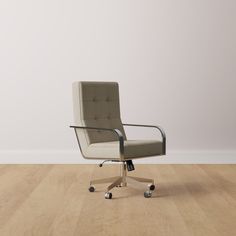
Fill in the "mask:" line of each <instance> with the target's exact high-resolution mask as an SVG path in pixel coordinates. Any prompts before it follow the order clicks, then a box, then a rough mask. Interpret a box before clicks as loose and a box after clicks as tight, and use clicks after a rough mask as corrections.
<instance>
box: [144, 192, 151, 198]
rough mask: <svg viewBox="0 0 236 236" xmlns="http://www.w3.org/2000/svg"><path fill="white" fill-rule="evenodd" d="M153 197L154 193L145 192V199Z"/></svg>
mask: <svg viewBox="0 0 236 236" xmlns="http://www.w3.org/2000/svg"><path fill="white" fill-rule="evenodd" d="M151 196H152V192H151V191H145V192H144V197H145V198H150V197H151Z"/></svg>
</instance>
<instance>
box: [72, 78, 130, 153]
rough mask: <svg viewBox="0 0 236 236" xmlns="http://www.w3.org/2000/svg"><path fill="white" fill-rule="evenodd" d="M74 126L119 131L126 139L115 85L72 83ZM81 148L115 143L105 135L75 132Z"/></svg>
mask: <svg viewBox="0 0 236 236" xmlns="http://www.w3.org/2000/svg"><path fill="white" fill-rule="evenodd" d="M73 108H74V121H75V125H81V126H90V127H99V128H112V129H115V128H116V129H119V130H120V131H121V132H122V133H123V135H124V138H125V139H126V136H125V131H124V128H123V125H122V122H121V118H120V104H119V86H118V83H116V82H88V81H81V82H74V83H73ZM77 133H78V137H79V141H80V145H81V148H82V149H83V148H86V147H87V146H88V145H89V144H91V143H98V142H109V141H117V140H118V138H117V136H116V135H115V134H114V133H112V132H108V131H94V130H81V129H77Z"/></svg>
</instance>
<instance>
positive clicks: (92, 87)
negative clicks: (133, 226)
mask: <svg viewBox="0 0 236 236" xmlns="http://www.w3.org/2000/svg"><path fill="white" fill-rule="evenodd" d="M72 87H73V110H74V121H75V125H73V126H70V127H71V128H73V129H74V131H75V135H76V138H77V141H78V145H79V147H80V151H81V154H82V155H83V157H84V158H85V159H91V160H95V159H96V160H104V161H103V162H102V163H101V164H100V165H99V166H100V167H101V166H102V165H103V163H104V162H106V161H112V162H120V164H121V171H120V175H119V176H115V177H110V178H104V179H96V180H91V181H90V187H89V191H90V192H94V191H95V187H94V185H96V184H103V183H111V184H110V185H109V186H108V187H107V189H106V192H105V198H106V199H111V198H112V193H111V189H113V188H114V187H117V186H121V187H123V186H127V184H128V185H130V186H133V187H143V185H144V184H147V187H148V188H147V190H146V191H145V192H144V197H146V198H149V197H151V196H152V192H153V191H154V189H155V185H154V180H153V179H146V178H139V177H133V176H127V171H132V170H134V165H133V162H132V160H133V159H139V158H145V157H150V156H159V155H165V154H166V136H165V133H164V131H163V130H162V128H160V127H159V126H154V125H138V124H123V123H122V122H121V117H120V105H119V87H118V83H116V82H87V81H86V82H85V81H82V82H74V83H73V86H72ZM124 126H135V127H148V128H155V129H157V130H158V131H160V134H161V136H162V140H161V141H159V140H128V139H127V138H126V134H125V130H124Z"/></svg>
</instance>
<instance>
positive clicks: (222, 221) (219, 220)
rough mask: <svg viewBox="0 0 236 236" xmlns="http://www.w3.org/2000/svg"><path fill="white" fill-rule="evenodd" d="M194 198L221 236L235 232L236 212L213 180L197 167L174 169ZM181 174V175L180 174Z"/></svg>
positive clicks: (178, 167)
mask: <svg viewBox="0 0 236 236" xmlns="http://www.w3.org/2000/svg"><path fill="white" fill-rule="evenodd" d="M174 168H175V170H176V172H177V175H178V174H179V176H180V178H181V181H183V182H184V184H185V186H186V187H187V189H188V190H189V192H190V194H191V195H192V197H193V198H194V199H195V200H196V201H197V203H198V205H199V206H200V207H201V209H202V210H203V211H204V213H205V215H206V216H207V218H208V221H207V222H210V224H213V225H214V228H215V229H216V231H217V232H218V234H219V235H230V234H231V233H232V232H234V230H235V225H234V224H235V222H236V211H235V207H234V205H231V204H229V202H228V201H227V200H226V199H225V197H224V195H223V194H222V192H223V190H222V189H221V188H219V187H217V186H216V185H215V184H214V183H213V182H212V180H211V179H210V178H209V177H208V176H207V175H206V173H204V171H202V170H201V169H200V168H199V167H198V166H197V165H188V166H186V165H184V166H175V167H174ZM180 173H181V174H180Z"/></svg>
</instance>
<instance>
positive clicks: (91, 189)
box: [88, 185, 95, 193]
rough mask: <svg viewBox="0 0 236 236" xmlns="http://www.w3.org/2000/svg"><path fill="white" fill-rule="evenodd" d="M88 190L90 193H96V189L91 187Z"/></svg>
mask: <svg viewBox="0 0 236 236" xmlns="http://www.w3.org/2000/svg"><path fill="white" fill-rule="evenodd" d="M88 190H89V192H91V193H92V192H95V187H94V186H92V185H91V186H90V187H89V189H88Z"/></svg>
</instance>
